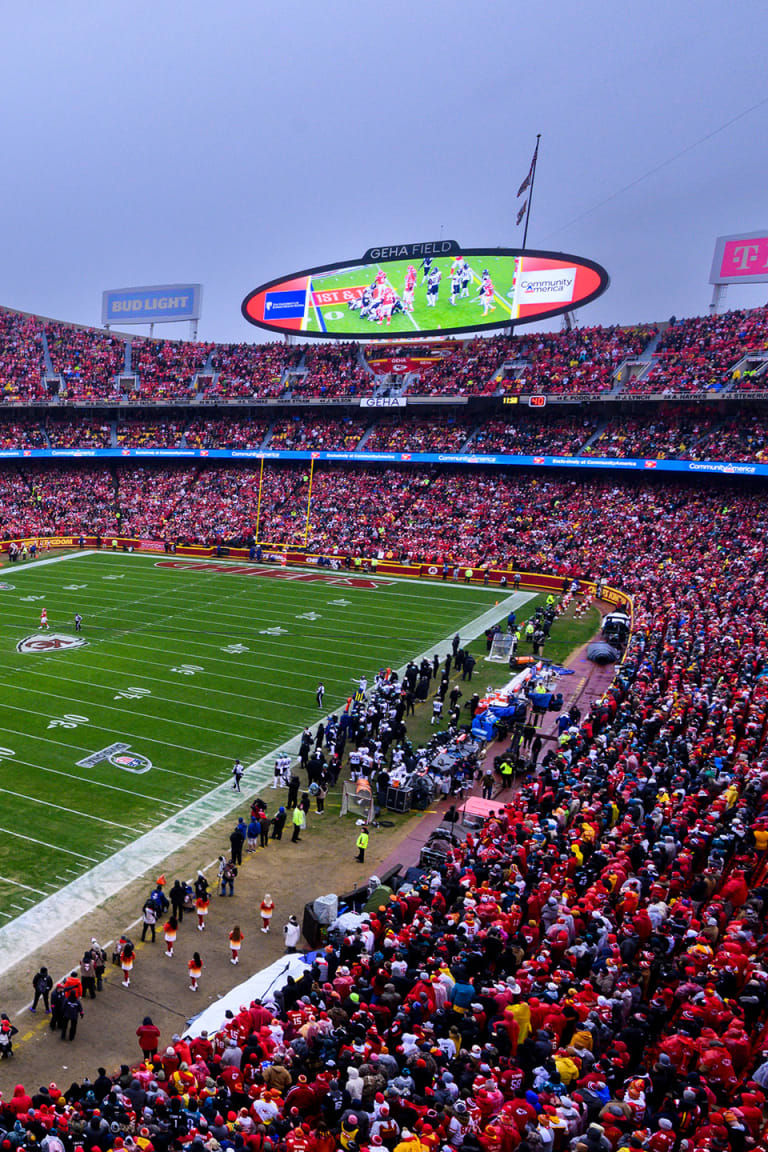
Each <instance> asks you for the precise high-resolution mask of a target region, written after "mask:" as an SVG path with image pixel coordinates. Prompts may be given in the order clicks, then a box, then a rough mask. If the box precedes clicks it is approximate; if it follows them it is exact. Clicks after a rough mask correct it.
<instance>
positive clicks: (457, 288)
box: [451, 264, 461, 306]
mask: <svg viewBox="0 0 768 1152" xmlns="http://www.w3.org/2000/svg"><path fill="white" fill-rule="evenodd" d="M460 292H461V268H460V266H459V265H458V264H452V265H451V304H453V305H454V306H455V305H456V304H458V302H459V293H460Z"/></svg>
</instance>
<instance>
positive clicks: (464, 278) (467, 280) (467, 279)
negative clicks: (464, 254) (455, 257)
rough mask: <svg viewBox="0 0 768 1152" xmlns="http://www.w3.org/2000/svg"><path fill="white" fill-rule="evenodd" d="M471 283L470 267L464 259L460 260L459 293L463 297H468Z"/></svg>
mask: <svg viewBox="0 0 768 1152" xmlns="http://www.w3.org/2000/svg"><path fill="white" fill-rule="evenodd" d="M471 284H472V269H471V268H470V266H469V264H467V262H466V260H462V262H461V295H462V298H463V299H468V298H469V289H470V286H471Z"/></svg>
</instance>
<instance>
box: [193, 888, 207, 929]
mask: <svg viewBox="0 0 768 1152" xmlns="http://www.w3.org/2000/svg"><path fill="white" fill-rule="evenodd" d="M210 903H211V901H210V899H209V897H208V893H207V892H202V893H201V894H200V895H199V896H198V898H197V900H195V911H196V912H197V930H198V932H204V931H205V918H206V916H207V915H208V906H209V904H210Z"/></svg>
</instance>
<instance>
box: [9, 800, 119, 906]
mask: <svg viewBox="0 0 768 1152" xmlns="http://www.w3.org/2000/svg"><path fill="white" fill-rule="evenodd" d="M0 792H4V793H5V794H6V795H7V796H17V797H18V798H19V799H20V800H28V801H29V802H30V803H31V804H45V806H46V808H56V809H57V810H58V811H59V812H69V813H70V814H71V815H72V816H82V817H84V819H86V820H98V822H99V823H100V824H110V825H111V826H112V827H113V828H125V829H126V831H127V832H135V831H136V829H135V828H134V827H133V826H132V825H130V824H125V823H118V822H117V821H116V820H107V819H106V818H105V817H104V816H94V815H93V814H92V813H91V812H82V811H80V810H79V809H77V808H65V807H64V805H63V804H54V803H53V802H52V801H51V800H39V799H38V798H37V797H36V796H30V795H29V794H28V793H26V792H12V791H11V789H10V788H0ZM0 880H2V876H0ZM33 891H36V889H33Z"/></svg>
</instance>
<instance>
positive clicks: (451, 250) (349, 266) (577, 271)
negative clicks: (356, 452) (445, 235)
mask: <svg viewBox="0 0 768 1152" xmlns="http://www.w3.org/2000/svg"><path fill="white" fill-rule="evenodd" d="M608 283H609V279H608V273H607V272H606V271H605V269H604V268H601V266H600V265H599V264H596V263H595V262H594V261H593V260H586V259H584V258H583V257H581V256H571V255H568V254H567V253H565V252H539V251H531V250H528V249H526V250H525V251H523V250H522V249H518V248H460V247H459V245H458V244H457V243H456V242H455V241H454V240H435V241H431V242H424V243H421V244H394V245H389V246H387V247H380V248H369V250H368V251H367V252H366V253H365V255H364V256H363V258H362V259H361V260H348V261H346V262H344V263H341V264H326V265H323V266H322V267H319V268H308V269H306V270H305V271H304V272H295V273H294V274H293V275H291V276H286V277H283V278H281V279H279V280H270V282H269V283H268V284H262V285H261V286H260V287H259V288H254V290H253V291H252V292H250V293H249V294H248V296H246V298H245V300H244V301H243V304H242V313H243V316H244V317H245V318H246V320H248V321H249V322H250V323H251V324H256V325H257V326H258V327H260V328H266V329H267V330H268V331H270V332H274V333H277V332H283V333H286V334H291V335H302V336H318V337H320V338H321V339H326V340H327V339H329V338H330V339H339V340H350V339H358V340H382V339H383V340H387V339H391V338H392V337H393V336H397V337H398V338H401V339H402V338H404V337H422V336H449V335H452V334H453V333H458V332H478V331H483V330H486V329H494V328H509V327H510V325H515V324H529V323H532V322H533V321H535V320H545V319H548V318H549V317H553V316H558V315H560V314H561V313H563V312H570V311H572V310H573V309H575V308H580V307H582V306H583V305H584V304H588V303H590V301H592V300H595V299H597V297H598V296H600V295H601V294H602V293H603V292H604V291H605V290H606V288H607V287H608Z"/></svg>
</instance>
